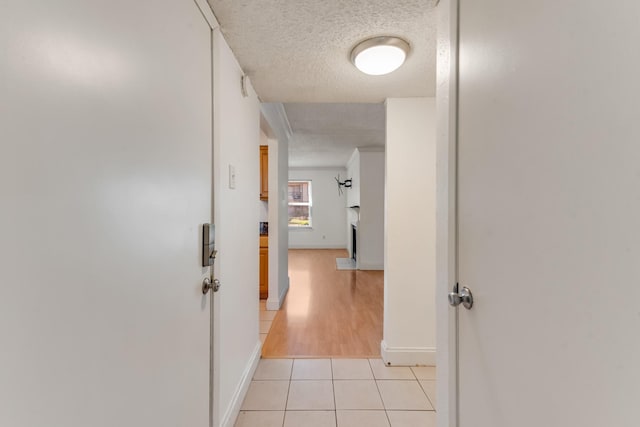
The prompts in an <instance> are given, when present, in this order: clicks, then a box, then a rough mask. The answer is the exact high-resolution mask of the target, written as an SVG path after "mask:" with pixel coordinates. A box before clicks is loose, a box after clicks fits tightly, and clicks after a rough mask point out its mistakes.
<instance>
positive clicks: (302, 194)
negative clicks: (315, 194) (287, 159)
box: [289, 181, 311, 227]
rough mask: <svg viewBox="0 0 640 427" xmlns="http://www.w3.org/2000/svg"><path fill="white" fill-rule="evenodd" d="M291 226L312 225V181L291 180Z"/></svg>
mask: <svg viewBox="0 0 640 427" xmlns="http://www.w3.org/2000/svg"><path fill="white" fill-rule="evenodd" d="M289 227H311V181H289Z"/></svg>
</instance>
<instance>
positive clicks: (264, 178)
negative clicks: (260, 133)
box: [260, 145, 269, 200]
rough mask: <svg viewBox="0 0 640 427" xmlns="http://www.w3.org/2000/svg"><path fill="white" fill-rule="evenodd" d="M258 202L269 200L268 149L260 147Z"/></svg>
mask: <svg viewBox="0 0 640 427" xmlns="http://www.w3.org/2000/svg"><path fill="white" fill-rule="evenodd" d="M260 200H269V147H268V146H266V145H261V146H260Z"/></svg>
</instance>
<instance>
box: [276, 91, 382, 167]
mask: <svg viewBox="0 0 640 427" xmlns="http://www.w3.org/2000/svg"><path fill="white" fill-rule="evenodd" d="M284 109H285V112H286V114H287V117H288V119H289V124H290V126H291V130H292V137H291V140H290V142H289V166H290V167H328V166H341V167H343V166H345V165H346V163H347V161H348V160H349V157H350V156H351V153H353V150H354V149H355V148H356V147H362V146H374V145H377V146H384V142H385V108H384V105H383V104H317V103H316V104H284Z"/></svg>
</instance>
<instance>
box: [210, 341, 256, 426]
mask: <svg viewBox="0 0 640 427" xmlns="http://www.w3.org/2000/svg"><path fill="white" fill-rule="evenodd" d="M261 353H262V342H260V340H258V343H257V344H256V348H255V349H254V350H253V353H252V354H251V358H250V359H249V363H247V366H246V368H245V369H244V372H243V373H242V378H240V382H239V383H238V387H237V388H236V392H235V393H234V394H233V398H232V399H231V403H230V404H229V407H228V408H227V410H226V411H224V415H223V416H222V421H221V422H220V425H221V426H222V427H233V425H234V424H235V422H236V418H238V414H239V413H240V407H241V406H242V402H243V401H244V398H245V396H246V395H247V391H248V390H249V386H250V385H251V379H252V378H253V374H254V373H255V372H256V368H257V367H258V362H260V354H261Z"/></svg>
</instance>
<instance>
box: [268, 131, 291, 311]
mask: <svg viewBox="0 0 640 427" xmlns="http://www.w3.org/2000/svg"><path fill="white" fill-rule="evenodd" d="M288 169H289V141H288V140H287V139H285V138H283V139H278V138H275V137H274V138H270V139H269V297H268V300H267V309H269V310H278V309H280V307H281V306H282V303H283V302H284V297H285V296H286V294H287V291H288V290H289V252H288V251H289V241H288V240H289V235H288V232H287V228H288V227H287V221H288V215H287V170H288Z"/></svg>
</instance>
